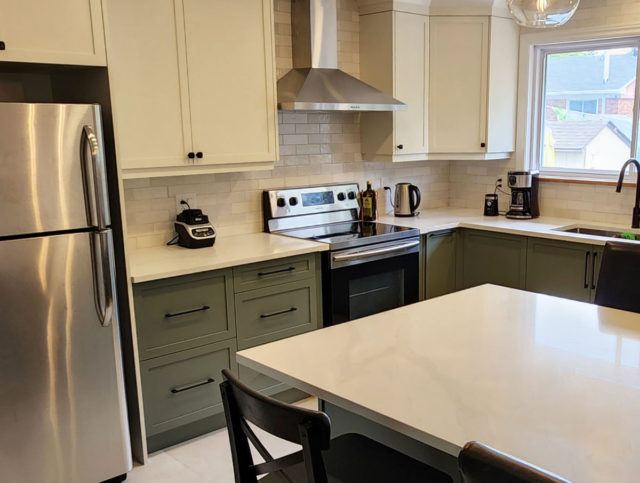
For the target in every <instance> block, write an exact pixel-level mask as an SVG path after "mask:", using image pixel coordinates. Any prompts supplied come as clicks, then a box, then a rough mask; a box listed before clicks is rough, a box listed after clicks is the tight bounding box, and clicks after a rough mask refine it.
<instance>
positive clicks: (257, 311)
mask: <svg viewBox="0 0 640 483" xmlns="http://www.w3.org/2000/svg"><path fill="white" fill-rule="evenodd" d="M236 318H237V319H238V348H239V349H240V350H242V349H247V348H249V347H253V346H256V345H260V344H265V343H267V342H272V341H275V340H278V339H284V338H285V337H290V336H292V335H297V334H302V333H303V332H308V331H310V330H314V329H317V328H318V307H317V300H316V282H315V279H308V280H306V281H303V282H294V283H287V284H283V285H278V286H275V287H269V288H263V289H260V290H252V291H250V292H244V293H241V294H237V295H236Z"/></svg>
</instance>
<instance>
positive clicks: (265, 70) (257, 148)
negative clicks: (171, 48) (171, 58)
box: [182, 0, 277, 164]
mask: <svg viewBox="0 0 640 483" xmlns="http://www.w3.org/2000/svg"><path fill="white" fill-rule="evenodd" d="M182 3H183V5H184V19H185V31H186V39H187V42H186V44H187V63H188V70H189V96H190V99H191V104H190V105H191V120H192V134H193V145H194V150H195V151H196V152H202V153H203V157H202V158H201V159H197V160H196V162H197V163H198V164H228V163H246V162H266V161H269V162H272V161H275V159H276V157H277V155H276V144H277V143H276V139H277V135H276V118H277V112H276V100H275V85H276V81H275V74H274V71H275V66H274V48H275V47H274V40H273V28H272V23H273V9H272V2H271V1H270V0H242V1H238V0H216V1H213V0H182Z"/></svg>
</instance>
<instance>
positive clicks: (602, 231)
mask: <svg viewBox="0 0 640 483" xmlns="http://www.w3.org/2000/svg"><path fill="white" fill-rule="evenodd" d="M558 231H563V232H565V233H578V234H580V235H591V236H599V237H603V238H621V239H631V240H640V234H639V233H634V232H632V231H631V230H629V231H624V230H618V229H615V228H590V227H586V226H576V227H569V228H558ZM631 236H634V237H635V238H631Z"/></svg>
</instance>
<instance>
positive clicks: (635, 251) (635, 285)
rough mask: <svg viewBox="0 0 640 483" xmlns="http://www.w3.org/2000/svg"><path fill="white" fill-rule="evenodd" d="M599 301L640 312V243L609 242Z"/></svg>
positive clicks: (600, 282) (603, 256) (604, 304)
mask: <svg viewBox="0 0 640 483" xmlns="http://www.w3.org/2000/svg"><path fill="white" fill-rule="evenodd" d="M595 303H596V304H597V305H602V306H604V307H611V308H614V309H620V310H627V311H629V312H638V313H640V245H636V244H633V243H625V242H607V244H606V245H605V247H604V253H603V255H602V265H601V267H600V275H599V277H598V286H597V288H596V299H595Z"/></svg>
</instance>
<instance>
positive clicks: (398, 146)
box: [396, 144, 404, 149]
mask: <svg viewBox="0 0 640 483" xmlns="http://www.w3.org/2000/svg"><path fill="white" fill-rule="evenodd" d="M396 148H398V149H404V144H398V145H397V146H396Z"/></svg>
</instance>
